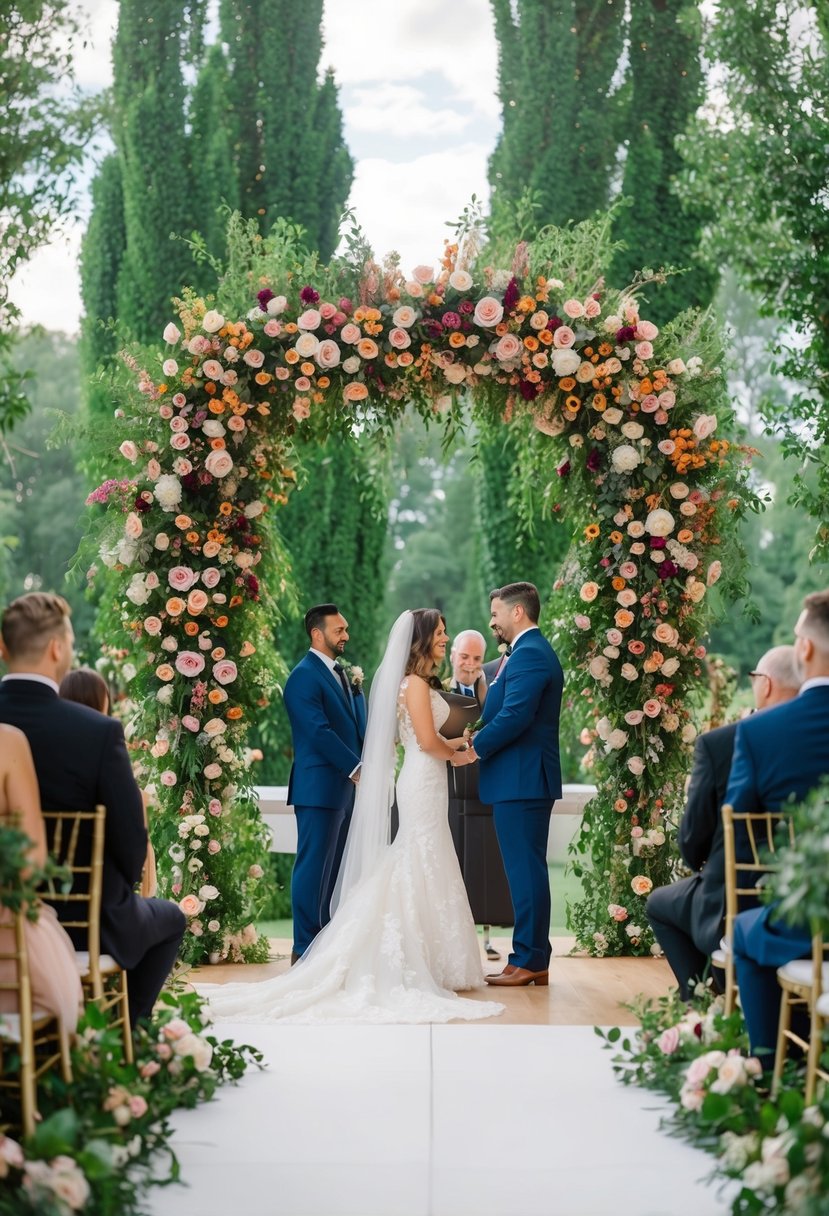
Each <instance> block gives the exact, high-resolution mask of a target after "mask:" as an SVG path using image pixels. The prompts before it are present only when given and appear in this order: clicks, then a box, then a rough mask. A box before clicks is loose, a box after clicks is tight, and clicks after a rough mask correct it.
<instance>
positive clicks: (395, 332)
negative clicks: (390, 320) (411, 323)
mask: <svg viewBox="0 0 829 1216" xmlns="http://www.w3.org/2000/svg"><path fill="white" fill-rule="evenodd" d="M389 342H390V343H391V345H392V346H393V347H394V349H395V350H406V348H407V347H409V346H411V344H412V339H411V337H410V336H409V334H408V333H407V332H406V330H405V329H403V328H402V326H399V325H398V326H395V328H394V329H390V330H389Z"/></svg>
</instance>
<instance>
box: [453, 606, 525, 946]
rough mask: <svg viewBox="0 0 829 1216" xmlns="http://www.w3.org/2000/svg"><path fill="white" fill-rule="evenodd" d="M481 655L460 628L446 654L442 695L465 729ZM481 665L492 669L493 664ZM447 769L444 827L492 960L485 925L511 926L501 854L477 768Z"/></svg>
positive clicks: (474, 708) (479, 680)
mask: <svg viewBox="0 0 829 1216" xmlns="http://www.w3.org/2000/svg"><path fill="white" fill-rule="evenodd" d="M485 653H486V641H485V639H484V637H483V634H481V633H479V632H478V631H477V630H475V629H465V630H463V632H461V633H459V634H458V635H457V637H456V638H455V640H454V642H453V644H452V649H451V651H450V655H449V660H450V663H451V665H452V678H451V680H450V681H449V684H448V692H449V694H454V697H455V698H457V711H458V712H459V713H463V714H464V717H465V719H466V723H465V724H471V723H472V722H473V721H474V720H475V719H476V718H477V717H479V715H480V710H481V708H482V707H483V703H484V701H485V699H486V693H487V674H486V669H485V666H484V655H485ZM486 666H487V667H497V660H496V662H495V663H494V664H487V665H486ZM461 698H463V701H461ZM447 770H448V781H449V826H450V828H451V831H452V839H453V841H454V842H455V851H456V852H457V854H458V861H459V862H460V867H461V873H462V874H463V880H464V884H465V886H466V891H467V894H468V896H469V903H470V905H471V907H472V916H473V918H474V920H475V923H476V924H478V925H483V927H484V948H485V950H486V954H487V957H488V958H490V959H497V958H499V957H500V956H499V954H498V951H497V950H495V948H494V947H493V946H492V944H491V942H490V940H489V926H490V925H511V924H512V923H513V911H512V900H511V899H510V894H509V886H508V884H507V877H506V873H505V872H504V863H503V861H502V859H501V850H500V849H499V847H498V841H497V838H496V836H495V827H494V824H493V821H492V807H490V806H485V805H484V804H483V803H482V802H481V800H480V798H479V796H478V765H477V764H469V765H466V766H464V767H462V768H452V767H451V766H449V765H447Z"/></svg>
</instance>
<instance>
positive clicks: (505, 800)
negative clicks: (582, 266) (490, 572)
mask: <svg viewBox="0 0 829 1216" xmlns="http://www.w3.org/2000/svg"><path fill="white" fill-rule="evenodd" d="M489 598H490V611H491V620H490V628H491V629H492V630H493V632H494V633H495V634H496V635H497V636H498V637H500V638H501V640H502V641H504V642H506V643H507V651H506V655H505V657H504V659H503V662H502V663H501V664H500V667H499V669H498V674H497V675H496V677H495V679H494V680H493V682H492V685H491V686H490V688H489V691H488V693H487V697H486V701H485V702H484V710H483V723H484V724H483V726H482V728H481V730H480V731H479V732H478V733H477V734H476V735H475V751H476V753H477V755H478V757H479V758H480V761H481V766H480V767H481V777H480V789H481V800H482V801H483V802H486V803H489V804H491V805H492V808H493V814H494V818H495V830H496V832H497V834H498V843H499V845H500V847H501V853H502V855H503V858H504V867H505V869H506V872H507V879H508V881H509V888H510V895H511V897H512V905H513V910H514V913H515V929H514V931H513V937H512V952H511V954H510V956H509V962H508V963H507V966H506V967H505V968H504V970H503V971H502V972H501V974H500V975H491V976H487V982H488V983H489V984H494V985H500V986H505V987H506V986H509V987H517V986H520V985H524V984H540V985H546V984H547V983H548V967H549V961H550V955H551V953H552V948H551V946H550V880H549V874H548V870H547V837H548V834H549V830H550V812H551V811H552V806H553V802H554V801H555V799H556V798H560V797H561V762H560V758H559V745H558V728H559V715H560V711H561V695H562V690H563V685H564V676H563V673H562V670H561V664H560V663H559V661H558V657H557V655H556V653H555V651H554V650H553V648H552V646H551V645H550V643H549V642H548V641H547V639H546V638H545V637H544V636H543V634H542V633H541V631H540V630H539V628H538V618H539V615H540V603H539V598H538V591H537V590H536V588H535V587H534V586H533V584H532V583H510V584H509V585H508V586H506V587H501V588H499V589H498V590H495V591H492V592H491V593H490V597H489Z"/></svg>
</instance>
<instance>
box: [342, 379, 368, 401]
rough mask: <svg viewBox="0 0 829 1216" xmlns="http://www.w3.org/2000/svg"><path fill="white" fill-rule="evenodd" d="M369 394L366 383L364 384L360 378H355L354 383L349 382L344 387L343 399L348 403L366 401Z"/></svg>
mask: <svg viewBox="0 0 829 1216" xmlns="http://www.w3.org/2000/svg"><path fill="white" fill-rule="evenodd" d="M367 396H368V389H367V388H366V386H365V384H362V383H361V382H360V381H359V380H355V381H354V382H353V383H351V384H347V385H346V386H345V388H344V389H343V401H345V402H346V404H350V403H351V402H354V401H365V399H366V397H367Z"/></svg>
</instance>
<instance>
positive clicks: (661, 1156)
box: [151, 1023, 729, 1216]
mask: <svg viewBox="0 0 829 1216" xmlns="http://www.w3.org/2000/svg"><path fill="white" fill-rule="evenodd" d="M217 1029H218V1030H219V1031H220V1033H221V1036H222V1037H224V1036H225V1035H227V1037H232V1038H234V1039H235V1040H236V1041H237V1042H247V1043H252V1044H254V1045H255V1046H257V1047H260V1048H261V1049H262V1051H263V1052H264V1053H265V1056H266V1059H267V1060H268V1068H267V1070H266V1071H264V1072H261V1073H259V1072H253V1073H251V1074H250V1075H249V1076H248V1077H246V1078H245V1079H244V1080H243V1081H242V1082H241V1083H240V1084H239V1085H238V1086H227V1087H225V1088H223V1089H222V1090H220V1091H219V1095H218V1099H217V1100H216V1101H214V1102H212V1103H210V1104H208V1105H207V1106H203V1107H200V1108H199V1109H198V1110H196V1111H182V1112H180V1113H179V1114H178V1115H177V1116H176V1117H175V1119H174V1125H175V1129H176V1134H175V1137H174V1140H173V1147H174V1149H175V1151H176V1153H177V1154H178V1156H179V1159H180V1161H181V1167H182V1178H183V1181H184V1183H185V1184H186V1185H185V1187H181V1186H171V1187H167V1188H165V1189H158V1190H155V1191H153V1192H152V1193H151V1212H152V1216H234V1214H235V1213H244V1214H245V1216H535V1214H537V1216H627V1214H631V1216H632V1214H633V1213H636V1216H721V1214H724V1213H726V1212H727V1211H728V1209H729V1205H728V1202H727V1196H726V1195H725V1194H724V1193H722V1192H718V1191H717V1189H716V1188H714V1187H711V1186H707V1185H705V1184H704V1182H703V1181H702V1180H703V1179H704V1178H705V1176H706V1175H707V1174H708V1173H709V1171H710V1167H711V1159H710V1158H709V1157H708V1156H706V1155H705V1154H704V1153H701V1152H698V1151H697V1150H694V1149H692V1148H689V1147H687V1146H686V1145H684V1144H682V1143H681V1142H680V1141H678V1140H675V1139H672V1138H671V1137H669V1136H667V1135H665V1134H663V1133H660V1132H659V1131H658V1122H659V1111H660V1109H664V1108H662V1107H661V1106H660V1102H659V1100H658V1099H657V1098H656V1096H655V1095H653V1094H651V1093H647V1092H643V1091H641V1090H636V1089H633V1088H628V1087H624V1086H622V1085H620V1084H618V1083H617V1082H616V1080H615V1078H614V1075H613V1072H612V1069H611V1066H610V1055H609V1053H608V1052H607V1051H604V1050H602V1047H601V1043H600V1041H599V1039H598V1038H597V1037H596V1035H595V1034H594V1033H593V1030H592V1029H591V1028H590V1027H586V1026H514V1025H513V1026H484V1025H472V1026H463V1025H450V1026H330V1027H326V1026H322V1027H320V1026H290V1025H289V1026H238V1027H236V1026H233V1025H231V1024H229V1023H228V1024H226V1025H221V1026H219V1027H218V1028H217Z"/></svg>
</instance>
